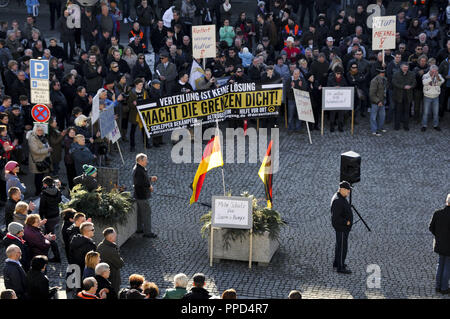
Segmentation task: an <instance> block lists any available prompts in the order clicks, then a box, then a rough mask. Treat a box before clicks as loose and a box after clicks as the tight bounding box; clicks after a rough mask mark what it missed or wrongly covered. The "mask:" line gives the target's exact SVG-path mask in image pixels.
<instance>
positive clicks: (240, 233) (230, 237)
mask: <svg viewBox="0 0 450 319" xmlns="http://www.w3.org/2000/svg"><path fill="white" fill-rule="evenodd" d="M228 196H231V194H228ZM241 196H242V197H249V198H251V199H252V204H253V205H252V206H253V214H252V216H253V235H256V236H258V235H263V234H264V233H265V232H266V231H267V232H269V238H270V239H276V240H278V238H279V235H280V228H281V227H282V226H284V225H285V223H284V222H283V220H282V219H281V215H280V213H279V212H277V211H276V210H274V209H272V208H267V207H263V206H259V205H258V200H257V199H256V198H255V197H254V196H253V195H250V194H249V193H248V192H244V193H242V194H241ZM211 215H212V211H209V212H208V213H207V214H205V215H203V216H202V217H201V218H200V222H201V223H203V226H202V229H201V233H202V237H203V238H204V237H205V236H206V235H208V234H209V233H210V231H211V230H210V227H211ZM224 229H225V232H224V235H223V239H224V244H223V245H224V248H226V249H228V248H229V247H230V241H235V240H237V239H239V240H240V241H241V242H242V241H243V240H244V239H245V238H246V237H247V236H248V235H249V231H248V230H247V229H237V228H224Z"/></svg>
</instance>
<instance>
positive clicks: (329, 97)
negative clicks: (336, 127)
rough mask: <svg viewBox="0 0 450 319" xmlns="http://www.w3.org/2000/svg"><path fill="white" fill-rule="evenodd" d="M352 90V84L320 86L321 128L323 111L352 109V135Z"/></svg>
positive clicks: (353, 113) (353, 111)
mask: <svg viewBox="0 0 450 319" xmlns="http://www.w3.org/2000/svg"><path fill="white" fill-rule="evenodd" d="M354 92H355V88H354V87H353V86H348V87H323V88H322V125H321V126H322V128H321V135H323V119H324V112H325V111H352V130H351V132H352V135H353V126H354V115H355V110H354V108H353V105H354Z"/></svg>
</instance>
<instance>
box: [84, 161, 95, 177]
mask: <svg viewBox="0 0 450 319" xmlns="http://www.w3.org/2000/svg"><path fill="white" fill-rule="evenodd" d="M83 171H84V173H85V174H86V175H88V176H92V175H93V174H94V173H95V172H96V171H97V169H96V168H95V167H94V166H92V165H88V164H84V165H83Z"/></svg>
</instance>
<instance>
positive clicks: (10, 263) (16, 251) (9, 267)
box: [3, 245, 27, 299]
mask: <svg viewBox="0 0 450 319" xmlns="http://www.w3.org/2000/svg"><path fill="white" fill-rule="evenodd" d="M21 254H22V252H21V250H20V248H19V247H18V246H16V245H11V246H9V247H8V248H7V249H6V257H7V259H6V261H5V267H4V268H3V280H4V281H5V288H6V289H12V290H14V292H15V293H16V296H17V299H27V275H26V273H25V271H24V270H23V268H22V266H21V264H20V262H19V260H20V256H21Z"/></svg>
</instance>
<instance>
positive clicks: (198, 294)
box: [181, 287, 212, 300]
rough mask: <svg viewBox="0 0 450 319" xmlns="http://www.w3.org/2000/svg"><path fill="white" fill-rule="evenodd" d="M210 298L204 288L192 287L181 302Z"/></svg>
mask: <svg viewBox="0 0 450 319" xmlns="http://www.w3.org/2000/svg"><path fill="white" fill-rule="evenodd" d="M211 297H212V296H211V295H210V294H209V292H208V291H207V290H206V289H204V288H198V287H193V288H192V289H191V291H190V292H188V293H187V294H185V295H184V296H183V297H182V298H181V299H182V300H196V299H209V298H211Z"/></svg>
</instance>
